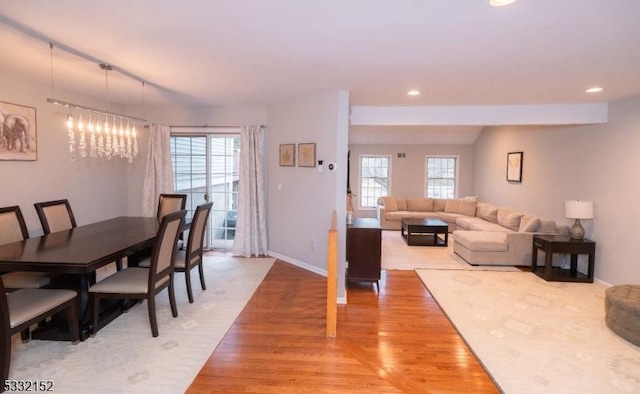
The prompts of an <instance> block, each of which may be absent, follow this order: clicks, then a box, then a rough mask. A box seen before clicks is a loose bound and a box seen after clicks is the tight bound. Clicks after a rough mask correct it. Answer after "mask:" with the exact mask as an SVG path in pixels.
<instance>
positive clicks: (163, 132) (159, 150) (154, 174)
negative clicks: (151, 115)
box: [142, 124, 174, 216]
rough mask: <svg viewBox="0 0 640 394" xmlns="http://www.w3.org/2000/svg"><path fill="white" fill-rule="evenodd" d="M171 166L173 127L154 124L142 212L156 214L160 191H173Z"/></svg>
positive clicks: (151, 132) (145, 176)
mask: <svg viewBox="0 0 640 394" xmlns="http://www.w3.org/2000/svg"><path fill="white" fill-rule="evenodd" d="M173 192H174V189H173V168H172V167H171V128H170V127H169V126H165V125H157V124H152V125H151V127H150V128H149V149H148V152H147V165H146V167H145V173H144V185H143V187H142V214H143V215H144V216H156V213H157V209H158V206H157V205H158V198H159V197H160V193H173Z"/></svg>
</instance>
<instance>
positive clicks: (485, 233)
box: [377, 196, 568, 266]
mask: <svg viewBox="0 0 640 394" xmlns="http://www.w3.org/2000/svg"><path fill="white" fill-rule="evenodd" d="M380 202H381V204H380V206H378V209H377V217H378V221H379V222H380V226H381V227H382V229H386V230H399V229H400V227H401V220H402V218H437V219H440V220H442V221H444V222H446V223H447V224H448V225H449V232H452V233H453V241H454V242H453V251H454V252H455V253H456V254H457V255H459V256H460V257H462V258H463V259H464V260H466V261H467V262H468V263H469V264H472V265H526V266H528V265H531V251H532V245H533V235H534V234H554V233H557V234H567V233H568V227H567V226H564V225H557V224H556V223H555V221H553V220H546V219H542V218H538V217H535V216H532V215H527V214H523V213H519V212H515V211H513V210H511V209H509V208H503V207H497V206H494V205H492V204H489V203H485V202H479V201H478V199H477V198H476V197H465V198H452V199H438V198H400V197H394V196H387V197H383V198H382V199H381V201H380ZM540 264H542V261H541V262H540Z"/></svg>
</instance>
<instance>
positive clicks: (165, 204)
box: [156, 193, 187, 249]
mask: <svg viewBox="0 0 640 394" xmlns="http://www.w3.org/2000/svg"><path fill="white" fill-rule="evenodd" d="M186 206H187V195H186V194H168V193H161V194H160V197H159V198H158V212H157V213H156V217H157V218H158V222H160V219H162V217H163V216H164V215H166V214H168V213H171V212H176V211H182V210H183V209H185V207H186ZM178 240H179V241H180V249H182V248H183V246H184V236H183V233H182V232H180V236H179V238H178Z"/></svg>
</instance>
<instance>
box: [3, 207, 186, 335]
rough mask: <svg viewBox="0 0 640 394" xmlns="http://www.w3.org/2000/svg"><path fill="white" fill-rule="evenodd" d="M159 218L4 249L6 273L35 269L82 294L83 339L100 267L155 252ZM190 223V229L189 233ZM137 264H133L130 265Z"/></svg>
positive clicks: (92, 227) (121, 220)
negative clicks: (139, 254)
mask: <svg viewBox="0 0 640 394" xmlns="http://www.w3.org/2000/svg"><path fill="white" fill-rule="evenodd" d="M158 227H159V224H158V220H157V219H156V218H155V217H124V216H123V217H116V218H113V219H108V220H104V221H101V222H97V223H92V224H87V225H83V226H78V227H76V228H73V229H70V230H64V231H58V232H55V233H51V234H48V235H43V236H40V237H34V238H30V239H27V240H24V241H20V242H14V243H10V244H6V245H0V272H9V271H35V272H47V273H51V274H54V286H56V287H66V288H71V289H74V290H76V291H77V292H78V294H79V297H78V303H79V310H80V311H81V313H79V319H80V321H79V324H80V329H81V333H83V335H81V336H82V338H83V339H84V338H86V334H87V332H88V329H89V316H88V298H89V293H88V290H89V286H90V285H91V284H92V282H93V281H94V280H95V272H96V270H97V269H98V268H100V267H103V266H105V265H107V264H110V263H112V262H114V261H116V260H118V259H122V258H124V257H128V260H133V259H132V257H133V256H135V255H136V254H137V253H141V252H143V251H145V250H149V249H150V248H151V247H152V246H153V244H154V242H155V238H156V233H157V231H158ZM187 227H188V225H185V229H186V228H187ZM129 263H131V261H129ZM67 334H68V333H67V332H66V327H65V328H61V327H56V326H55V325H53V324H52V325H50V327H40V328H38V329H36V330H34V332H33V334H32V335H33V337H34V338H39V339H54V340H66V339H67Z"/></svg>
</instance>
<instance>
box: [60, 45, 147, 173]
mask: <svg viewBox="0 0 640 394" xmlns="http://www.w3.org/2000/svg"><path fill="white" fill-rule="evenodd" d="M49 45H50V48H51V53H52V55H51V59H52V60H51V90H52V93H53V44H51V43H50V44H49ZM98 66H99V67H100V68H101V69H102V70H104V72H105V86H106V102H107V103H106V106H107V108H108V106H109V105H108V104H109V103H108V96H109V76H108V75H109V74H108V73H109V71H112V70H113V69H114V68H113V66H111V65H109V64H104V63H100V64H99V65H98ZM142 87H143V89H144V81H143V82H142ZM52 95H53V94H52ZM47 102H48V103H51V104H55V105H61V106H64V107H66V108H67V120H66V129H67V135H68V138H69V158H70V160H72V161H74V160H76V158H77V157H78V155H79V156H80V158H83V159H84V158H87V157H88V158H92V159H98V158H105V159H107V160H111V159H118V158H120V159H125V160H127V161H128V162H129V163H133V161H134V159H135V158H136V157H137V156H138V132H137V129H136V125H140V124H142V125H144V123H145V122H146V120H145V119H141V118H136V117H134V116H129V115H121V114H117V113H114V112H110V111H108V110H100V109H96V108H91V107H87V106H85V105H80V104H74V103H70V102H67V101H62V100H58V99H55V98H47ZM143 105H144V101H143Z"/></svg>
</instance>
